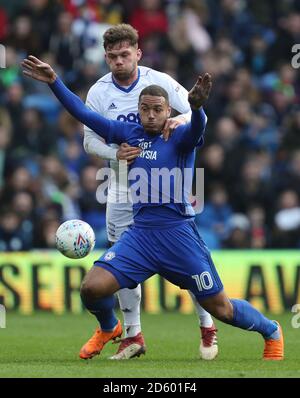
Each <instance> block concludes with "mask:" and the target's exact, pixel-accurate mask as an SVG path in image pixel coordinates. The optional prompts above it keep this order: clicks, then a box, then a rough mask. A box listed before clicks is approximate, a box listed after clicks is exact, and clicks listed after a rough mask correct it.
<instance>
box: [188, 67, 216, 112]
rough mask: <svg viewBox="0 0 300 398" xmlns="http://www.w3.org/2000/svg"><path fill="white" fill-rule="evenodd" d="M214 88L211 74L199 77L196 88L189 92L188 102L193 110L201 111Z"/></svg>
mask: <svg viewBox="0 0 300 398" xmlns="http://www.w3.org/2000/svg"><path fill="white" fill-rule="evenodd" d="M211 87H212V79H211V75H210V74H209V73H205V75H204V77H202V76H199V77H198V79H197V81H196V83H195V85H194V87H193V88H192V89H191V90H190V91H189V96H188V101H189V103H190V106H191V109H192V110H197V109H200V108H201V107H202V106H203V105H204V103H205V102H206V101H207V99H208V97H209V94H210V90H211Z"/></svg>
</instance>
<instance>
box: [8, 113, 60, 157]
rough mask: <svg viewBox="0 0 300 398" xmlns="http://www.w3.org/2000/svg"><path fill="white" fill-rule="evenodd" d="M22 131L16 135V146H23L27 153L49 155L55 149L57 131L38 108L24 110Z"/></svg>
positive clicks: (30, 154)
mask: <svg viewBox="0 0 300 398" xmlns="http://www.w3.org/2000/svg"><path fill="white" fill-rule="evenodd" d="M21 131H22V135H20V134H18V135H16V137H15V140H14V146H15V147H17V148H19V147H21V148H22V151H23V152H25V153H26V154H27V155H29V156H34V155H48V154H50V153H52V152H53V151H54V149H55V147H56V142H57V137H56V132H55V130H54V129H53V128H52V127H51V126H50V125H49V124H48V123H47V122H46V120H45V118H44V116H43V114H42V112H41V111H39V110H38V109H35V108H28V109H24V110H23V113H22V116H21Z"/></svg>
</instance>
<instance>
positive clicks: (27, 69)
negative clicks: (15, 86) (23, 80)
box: [21, 55, 57, 84]
mask: <svg viewBox="0 0 300 398" xmlns="http://www.w3.org/2000/svg"><path fill="white" fill-rule="evenodd" d="M21 65H22V68H23V74H24V75H25V76H28V77H31V78H32V79H35V80H38V81H40V82H44V83H48V84H51V83H54V82H55V80H56V77H57V75H56V73H55V72H54V70H53V69H52V68H51V66H50V65H49V64H46V63H45V62H42V61H41V60H40V59H38V58H36V57H34V56H33V55H29V57H28V58H26V59H24V61H23V62H22V63H21Z"/></svg>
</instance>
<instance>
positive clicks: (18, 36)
mask: <svg viewBox="0 0 300 398" xmlns="http://www.w3.org/2000/svg"><path fill="white" fill-rule="evenodd" d="M6 44H7V45H9V46H10V47H12V48H14V49H15V50H16V51H17V53H18V55H19V56H20V57H22V58H24V57H26V56H27V55H30V54H33V53H34V54H37V53H38V54H39V53H41V51H42V49H43V47H42V42H41V36H40V34H39V31H38V30H37V29H36V26H34V25H33V21H32V19H30V17H29V16H28V15H20V16H18V17H17V18H16V20H15V21H14V24H13V26H12V28H11V30H10V33H9V35H8V37H7V39H6Z"/></svg>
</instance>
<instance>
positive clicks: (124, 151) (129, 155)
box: [116, 143, 142, 165]
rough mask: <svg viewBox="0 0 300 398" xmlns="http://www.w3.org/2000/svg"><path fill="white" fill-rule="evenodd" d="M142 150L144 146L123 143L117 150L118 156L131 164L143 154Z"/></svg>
mask: <svg viewBox="0 0 300 398" xmlns="http://www.w3.org/2000/svg"><path fill="white" fill-rule="evenodd" d="M141 152H142V148H139V147H135V146H130V145H128V144H126V143H123V144H121V145H120V148H119V149H118V150H117V154H116V157H117V159H118V160H127V164H128V165H129V164H131V163H132V162H133V161H134V160H135V159H136V158H137V157H138V156H139V155H140V154H141Z"/></svg>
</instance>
